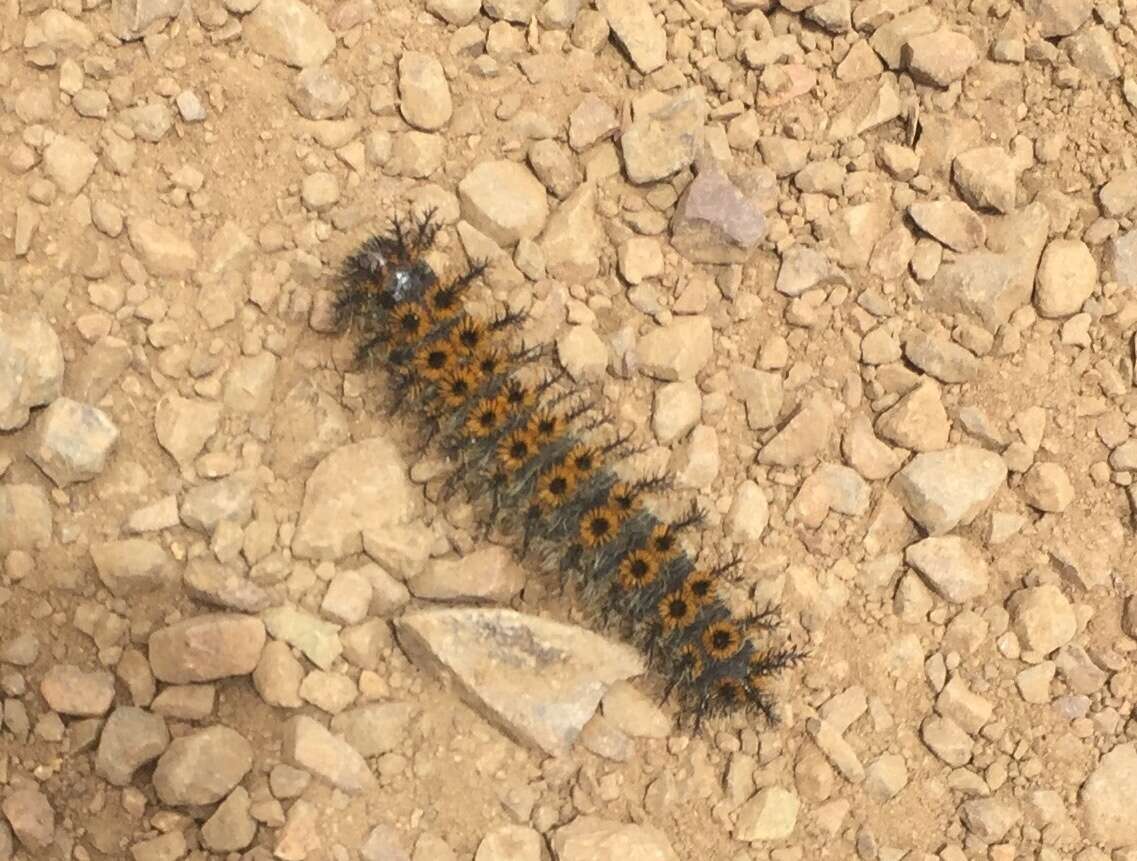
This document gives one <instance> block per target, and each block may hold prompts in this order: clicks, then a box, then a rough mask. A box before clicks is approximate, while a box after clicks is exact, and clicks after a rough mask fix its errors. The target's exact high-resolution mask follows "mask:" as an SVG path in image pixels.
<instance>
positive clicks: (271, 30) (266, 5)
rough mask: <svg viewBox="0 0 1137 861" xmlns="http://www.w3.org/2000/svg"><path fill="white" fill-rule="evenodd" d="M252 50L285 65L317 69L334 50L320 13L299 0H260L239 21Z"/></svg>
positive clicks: (332, 41)
mask: <svg viewBox="0 0 1137 861" xmlns="http://www.w3.org/2000/svg"><path fill="white" fill-rule="evenodd" d="M241 26H242V35H243V36H244V38H245V41H246V42H247V43H248V45H249V47H250V48H252V49H253V50H254V51H256V52H258V53H260V54H264V55H266V56H268V57H272V58H273V59H274V60H280V61H281V62H282V63H286V64H287V65H289V66H295V67H297V68H304V67H306V66H318V65H320V64H321V63H323V62H324V60H326V59H328V57H329V56H330V55H331V53H332V51H333V50H334V49H335V47H336V37H335V35H334V34H333V33H332V31H331V30H329V29H328V25H327V24H325V23H324V19H323V18H322V17H321V16H320V13H319V12H317V11H316V10H315V9H313V8H312V7H311V6H309V5H307V4H306V3H302V2H300V0H261V2H260V3H258V4H257V7H256V8H255V9H254V10H253V12H252V14H251V15H248V16H247V17H245V18H244V20H243V21H242V22H241Z"/></svg>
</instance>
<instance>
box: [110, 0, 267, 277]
mask: <svg viewBox="0 0 1137 861" xmlns="http://www.w3.org/2000/svg"><path fill="white" fill-rule="evenodd" d="M270 2H271V0H270ZM126 235H127V237H128V238H129V239H130V245H131V247H132V248H133V249H134V251H135V253H136V254H138V256H139V257H140V258H141V259H142V265H143V266H145V267H146V271H147V272H149V273H150V274H151V275H153V276H155V277H168V278H183V277H187V276H188V275H190V273H192V272H193V271H194V270H195V269H196V268H197V265H198V253H197V249H196V248H194V245H193V242H191V241H190V240H189V239H187V238H186V234H185V233H184V232H178V231H176V230H174V229H172V228H170V227H166V226H164V225H161V224H158V223H157V222H156V221H151V220H149V219H146V218H141V217H139V216H134V215H132V216H130V217H128V218H127V219H126Z"/></svg>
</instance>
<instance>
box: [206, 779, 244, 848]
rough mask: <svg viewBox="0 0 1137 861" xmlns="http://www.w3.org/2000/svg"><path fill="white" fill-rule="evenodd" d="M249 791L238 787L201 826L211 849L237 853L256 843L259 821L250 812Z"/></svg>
mask: <svg viewBox="0 0 1137 861" xmlns="http://www.w3.org/2000/svg"><path fill="white" fill-rule="evenodd" d="M251 806H252V802H251V799H250V797H249V791H248V790H247V789H245V787H243V786H238V787H237V788H236V789H234V790H233V791H232V792H230V793H229V795H228V797H226V799H225V800H224V801H222V802H221V803H220V804H219V805H217V809H216V810H215V811H213V815H212V816H210V817H209V819H207V820H206V821H205V823H204V824H203V825H202V826H201V836H202V839H203V840H204V842H205V845H206V846H208V847H209V848H210V849H211V850H213V851H214V852H218V853H224V852H238V851H240V850H241V849H244V848H245V847H246V846H248V845H249V844H250V843H252V842H253V838H254V837H256V834H257V823H256V820H255V819H253V817H252V815H251V814H250V808H251Z"/></svg>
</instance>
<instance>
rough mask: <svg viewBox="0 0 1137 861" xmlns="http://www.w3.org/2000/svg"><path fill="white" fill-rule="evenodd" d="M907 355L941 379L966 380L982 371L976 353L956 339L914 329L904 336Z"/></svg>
mask: <svg viewBox="0 0 1137 861" xmlns="http://www.w3.org/2000/svg"><path fill="white" fill-rule="evenodd" d="M904 355H905V357H907V359H908V361H910V362H911V363H912V364H913V365H915V366H916V367H917V368H919V369H920V370H921V371H923V372H924V373H925V374H928V375H929V376H932V377H935V378H936V379H937V380H939V381H940V382H941V383H966V382H968V381H969V380H972V379H974V378H975V376H976V375H977V374H978V373H979V360H978V359H977V358H976V357H975V354H974V353H972V352H970V351H969V350H966V349H964V348H963V347H961V346H960V345H959V344H957V343H955V342H954V341H949V340H947V339H946V338H938V337H933V336H931V335H927V334H925V333H924V332H920V331H915V332H912V333H911V334H909V335H908V337H907V338H905V339H904Z"/></svg>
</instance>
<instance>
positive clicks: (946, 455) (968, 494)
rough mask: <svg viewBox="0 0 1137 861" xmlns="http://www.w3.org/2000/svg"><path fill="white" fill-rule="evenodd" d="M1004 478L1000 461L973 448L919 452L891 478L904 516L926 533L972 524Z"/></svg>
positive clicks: (940, 532)
mask: <svg viewBox="0 0 1137 861" xmlns="http://www.w3.org/2000/svg"><path fill="white" fill-rule="evenodd" d="M1006 478H1007V466H1006V464H1005V463H1004V462H1003V459H1002V458H1001V457H1000V456H999V455H997V454H995V453H993V452H989V451H986V450H984V449H981V448H975V447H974V446H966V445H960V446H953V447H951V448H948V449H944V450H943V451H934V452H926V453H923V454H918V455H916V457H914V458H912V460H911V461H909V463H908V464H907V466H905V467H904V469H902V470H901V471H900V472H899V473H898V474H897V475H896V478H894V479H893V489H894V491H895V492H896V494H897V496H898V497H899V498H900V501H901V504H902V505H903V506H904V510H905V511H906V512H907V513H908V515H909V516H910V517H911V518H912V519H913V520H915V521H916V522H917V523H918V524H920V526H921V527H923V528H924V530H925V531H926V532H927V533H928V534H930V535H944V534H946V533H948V532H951V530H953V529H955V527H956V526H959V525H967V524H968V523H971V522H972V521H973V520H974V519H975V518H976V517H977V516H978V515H979V513H980V512H981V511H983V509H985V508H986V507H987V505H988V504H989V503H990V502H991V500H992V499H993V498H994V496H995V493H996V492H997V491H998V490H999V488H1000V487H1002V486H1003V483H1004V482H1005V481H1006Z"/></svg>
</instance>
